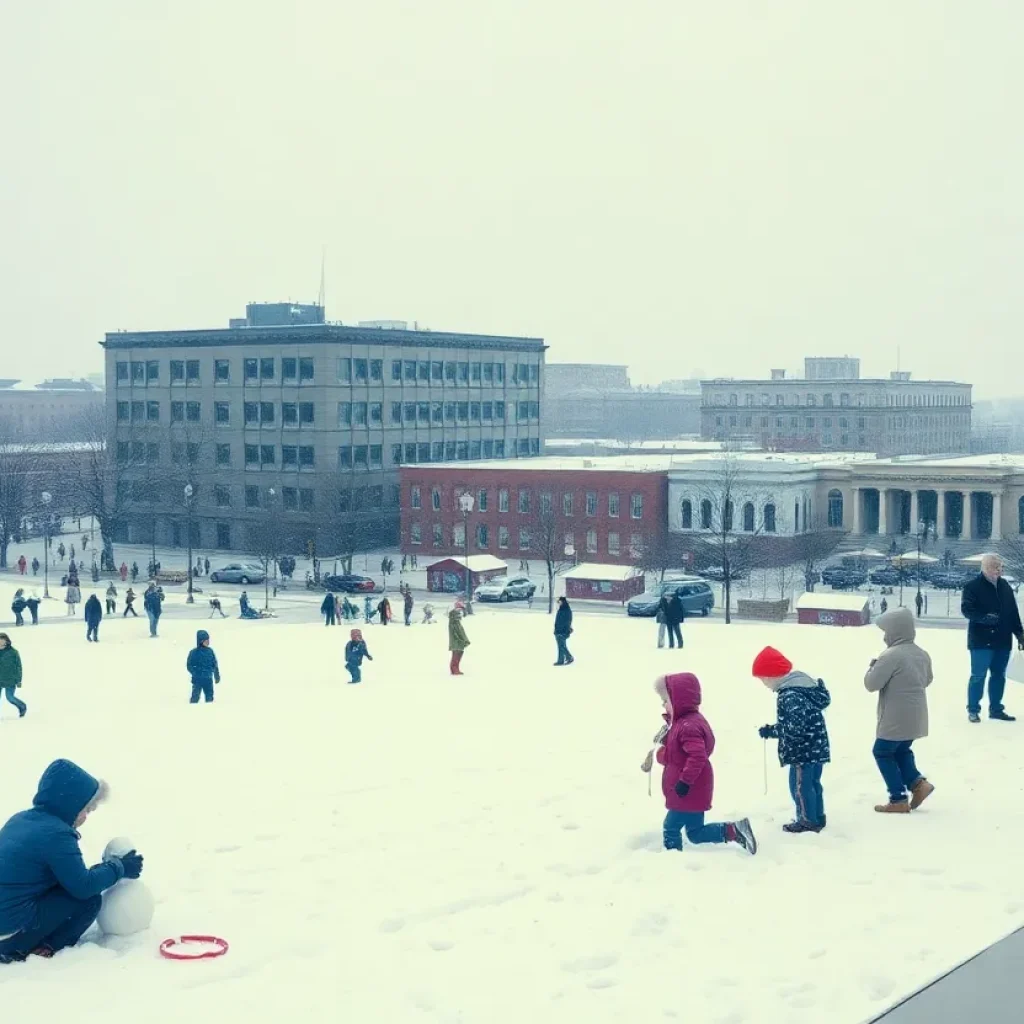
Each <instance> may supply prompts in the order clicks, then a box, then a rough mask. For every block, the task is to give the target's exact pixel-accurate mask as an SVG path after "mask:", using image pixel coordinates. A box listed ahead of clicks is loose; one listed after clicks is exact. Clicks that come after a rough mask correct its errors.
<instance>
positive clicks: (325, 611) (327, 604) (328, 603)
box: [320, 594, 334, 615]
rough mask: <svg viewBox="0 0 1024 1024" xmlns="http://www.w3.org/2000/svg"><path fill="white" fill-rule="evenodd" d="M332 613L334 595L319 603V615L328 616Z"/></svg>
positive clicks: (329, 595)
mask: <svg viewBox="0 0 1024 1024" xmlns="http://www.w3.org/2000/svg"><path fill="white" fill-rule="evenodd" d="M333 611H334V595H333V594H328V595H327V596H326V597H325V598H324V599H323V601H322V602H321V603H320V614H321V615H329V614H330V613H331V612H333Z"/></svg>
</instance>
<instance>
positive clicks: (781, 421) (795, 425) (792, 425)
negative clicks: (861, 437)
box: [715, 415, 867, 430]
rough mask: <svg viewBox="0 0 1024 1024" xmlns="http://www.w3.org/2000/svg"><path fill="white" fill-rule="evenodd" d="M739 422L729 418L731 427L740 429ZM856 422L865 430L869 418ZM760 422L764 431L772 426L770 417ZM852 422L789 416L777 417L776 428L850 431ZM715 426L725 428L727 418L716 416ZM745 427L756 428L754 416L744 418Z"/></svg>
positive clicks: (844, 417)
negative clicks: (834, 428)
mask: <svg viewBox="0 0 1024 1024" xmlns="http://www.w3.org/2000/svg"><path fill="white" fill-rule="evenodd" d="M739 420H740V417H739V416H736V415H732V416H730V417H729V426H730V427H738V426H739ZM787 420H788V422H787ZM856 420H857V429H858V430H864V429H865V427H866V425H867V417H865V416H858V417H856ZM758 421H759V422H758V426H760V427H761V429H762V430H763V429H765V428H767V427H768V426H770V425H771V417H770V416H760V417H758ZM851 422H852V418H851V417H848V416H839V417H832V416H822V417H820V418H819V417H816V416H789V417H786V416H776V417H775V428H776V429H777V430H785V429H786V428H787V427H788V428H789V429H790V430H798V429H804V428H806V429H808V430H814V429H817V428H818V427H821V429H823V430H831V429H832V427H833V424H835V425H836V426H838V428H839V429H840V430H848V429H849V428H850V424H851ZM715 426H716V427H722V426H725V417H724V416H716V417H715ZM743 426H744V427H747V428H753V427H754V417H753V416H744V417H743Z"/></svg>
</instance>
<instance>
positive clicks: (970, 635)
mask: <svg viewBox="0 0 1024 1024" xmlns="http://www.w3.org/2000/svg"><path fill="white" fill-rule="evenodd" d="M960 612H961V614H962V615H963V617H964V618H965V619H967V621H968V623H969V625H968V627H967V648H968V650H971V651H986V650H992V651H1008V650H1009V649H1010V648H1011V647H1012V646H1013V637H1016V638H1017V639H1018V640H1019V641H1020V642H1021V643H1024V627H1022V626H1021V621H1020V611H1019V610H1018V608H1017V599H1016V597H1014V594H1013V590H1012V588H1011V587H1010V584H1009V583H1007V582H1006V580H1004V579H1003V578H1002V577H1001V576H1000V578H999V579H998V580H997V581H996V582H995V583H994V584H993V583H989V581H988V580H987V579H986V578H985V576H984V575H983V574H982V573H979V574H978V575H977V577H976V578H975V579H973V580H971V582H970V583H968V584H967V586H966V587H964V592H963V596H962V597H961V600H960Z"/></svg>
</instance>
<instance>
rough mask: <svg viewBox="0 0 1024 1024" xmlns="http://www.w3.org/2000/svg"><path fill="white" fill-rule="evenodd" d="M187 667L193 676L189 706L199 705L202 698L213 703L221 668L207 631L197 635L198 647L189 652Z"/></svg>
mask: <svg viewBox="0 0 1024 1024" xmlns="http://www.w3.org/2000/svg"><path fill="white" fill-rule="evenodd" d="M185 667H186V668H187V669H188V671H189V674H190V675H191V676H192V699H191V700H190V701H189V704H198V703H199V697H200V696H203V697H205V698H206V703H207V704H210V703H212V702H213V684H214V683H219V682H220V666H218V664H217V655H216V654H214V653H213V648H212V647H211V646H210V634H209V633H207V632H206V630H205V629H201V630H199V632H198V633H196V645H195V647H193V648H192V650H191V651H189V652H188V661H187V662H186V663H185Z"/></svg>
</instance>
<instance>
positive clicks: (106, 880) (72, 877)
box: [0, 760, 142, 963]
mask: <svg viewBox="0 0 1024 1024" xmlns="http://www.w3.org/2000/svg"><path fill="white" fill-rule="evenodd" d="M106 796H107V785H106V783H104V782H101V781H100V780H98V779H94V778H93V777H92V776H91V775H89V774H88V772H85V771H83V770H82V769H81V768H79V767H78V765H76V764H74V763H73V762H71V761H64V760H60V761H54V762H53V763H52V764H51V765H50V766H49V767H48V768H47V769H46V771H45V772H43V777H42V779H40V781H39V790H38V792H37V793H36V795H35V799H34V800H33V801H32V805H33V806H32V808H31V810H28V811H21V812H20V813H19V814H15V815H14V817H12V818H11V819H10V820H9V821H8V822H7V824H6V825H4V827H3V828H2V829H0V963H12V962H15V961H19V960H24V959H25V958H26V957H28V956H30V955H33V954H34V955H35V956H41V957H52V956H53V954H54V953H59V952H60V951H61V950H62V949H66V948H67V947H69V946H74V945H75V944H76V943H77V942H78V940H79V939H80V938H81V937H82V936H83V935H84V934H85V932H86V931H87V930H88V929H89V927H90V925H92V923H93V921H95V920H96V915H97V914H99V911H100V906H101V903H102V899H101V897H100V893H102V892H104V891H105V890H106V889H109V888H110V887H111V886H112V885H115V884H116V883H117V882H119V881H121V879H122V878H138V877H139V875H141V874H142V856H141V854H139V853H137V852H136V851H135V850H132V851H131V852H129V853H127V854H125V855H124V856H123V857H111V858H110V859H109V860H106V861H104V862H102V863H101V864H96V865H94V866H93V867H91V868H87V867H86V866H85V862H84V861H83V860H82V851H81V849H80V848H79V845H78V842H79V838H80V837H79V835H78V832H77V831H76V829H78V828H80V827H81V826H82V825H83V824H84V823H85V820H86V818H88V816H89V815H90V814H91V813H92V812H93V811H94V810H95V809H96V808H97V807H98V806H99V804H100V803H102V802H103V800H105V799H106Z"/></svg>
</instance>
